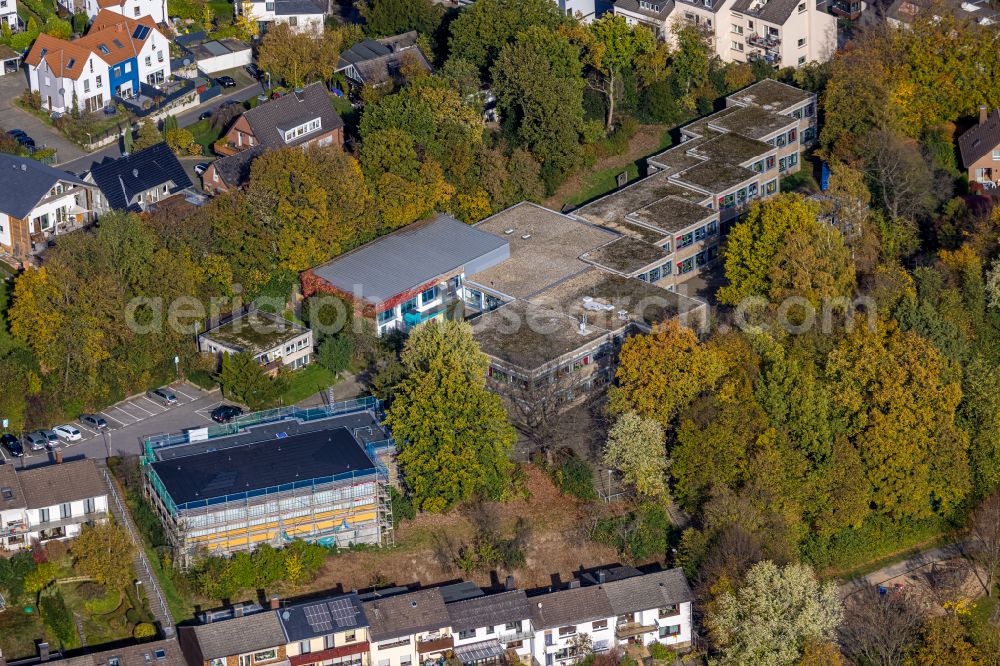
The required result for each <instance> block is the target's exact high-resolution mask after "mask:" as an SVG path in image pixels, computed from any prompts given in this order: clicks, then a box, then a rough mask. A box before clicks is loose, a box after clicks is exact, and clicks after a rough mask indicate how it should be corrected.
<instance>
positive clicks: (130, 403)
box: [126, 402, 156, 416]
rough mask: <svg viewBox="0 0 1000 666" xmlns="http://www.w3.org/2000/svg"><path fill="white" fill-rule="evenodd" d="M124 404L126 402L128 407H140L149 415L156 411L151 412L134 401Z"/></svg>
mask: <svg viewBox="0 0 1000 666" xmlns="http://www.w3.org/2000/svg"><path fill="white" fill-rule="evenodd" d="M126 404H128V406H129V407H135V408H136V409H141V410H142V411H144V412H146V413H147V414H149V415H150V416H152V415H153V414H155V413H156V412H151V411H149V410H148V409H146V408H145V407H143V406H142V405H137V404H135V403H134V402H129V403H126Z"/></svg>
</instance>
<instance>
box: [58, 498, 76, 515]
mask: <svg viewBox="0 0 1000 666" xmlns="http://www.w3.org/2000/svg"><path fill="white" fill-rule="evenodd" d="M72 515H73V506H72V505H71V504H70V503H69V502H64V503H62V504H60V505H59V518H61V519H66V518H69V517H70V516H72Z"/></svg>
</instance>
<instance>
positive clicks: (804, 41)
mask: <svg viewBox="0 0 1000 666" xmlns="http://www.w3.org/2000/svg"><path fill="white" fill-rule="evenodd" d="M805 45H806V38H805V37H799V48H800V49H801V48H802V47H803V46H805Z"/></svg>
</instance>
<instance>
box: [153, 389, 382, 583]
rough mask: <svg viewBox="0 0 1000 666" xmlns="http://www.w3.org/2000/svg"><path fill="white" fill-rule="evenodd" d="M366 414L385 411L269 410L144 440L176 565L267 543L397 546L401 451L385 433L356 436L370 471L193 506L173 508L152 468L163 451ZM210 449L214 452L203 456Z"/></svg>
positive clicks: (359, 407) (348, 405) (369, 403)
mask: <svg viewBox="0 0 1000 666" xmlns="http://www.w3.org/2000/svg"><path fill="white" fill-rule="evenodd" d="M362 411H365V412H369V413H370V414H371V415H372V418H373V420H374V421H375V422H376V423H378V422H379V419H378V417H379V416H380V415H381V404H380V403H379V401H377V400H375V399H374V398H365V399H361V400H355V401H348V402H342V403H335V404H331V405H328V406H324V407H318V408H310V409H308V410H302V409H296V408H284V409H281V410H268V411H267V412H258V413H255V414H248V415H246V416H244V417H241V418H240V419H237V420H236V421H235V422H234V423H230V424H226V425H225V426H221V427H214V426H213V427H212V428H207V429H201V431H200V432H197V431H196V432H194V434H192V431H188V432H186V433H180V434H175V435H156V436H152V437H149V438H147V439H146V440H145V442H144V443H143V451H144V453H143V456H142V467H143V473H144V476H145V479H146V491H147V494H148V495H149V497H150V500H151V501H152V503H153V505H154V507H155V508H156V510H157V512H158V514H159V516H160V519H161V522H162V523H163V525H164V527H165V528H166V529H165V531H166V532H167V535H168V538H169V540H170V542H171V545H172V547H173V550H174V557H175V562H177V563H178V565H179V566H181V567H182V568H188V567H190V566H191V564H192V563H193V562H194V561H195V560H196V559H197V557H198V556H199V554H201V553H208V554H217V555H231V554H233V553H236V552H239V551H251V550H253V549H254V548H257V547H258V546H260V545H263V544H268V545H271V546H273V547H276V548H277V547H281V546H283V545H285V544H287V543H289V542H291V541H295V540H304V541H309V542H313V543H318V544H320V545H323V546H326V547H329V548H348V547H351V546H353V545H356V544H371V545H378V546H392V545H394V544H395V538H394V534H393V516H392V503H391V498H390V491H389V488H390V485H391V484H392V483H393V477H394V476H395V474H394V467H395V465H394V456H395V451H396V447H395V443H394V442H393V441H392V439H389V438H384V437H377V435H384V433H383V432H382V431H381V430H380V429H375V430H374V431H373V429H372V428H363V429H355V430H354V431H353V432H352V433H351V434H352V436H353V437H354V441H355V442H357V443H358V444H359V445H360V446H361V448H362V449H363V450H364V451H365V453H366V455H367V457H368V459H369V460H370V461H371V467H369V468H366V469H357V470H351V471H349V472H345V473H341V474H335V475H331V476H323V477H315V478H309V479H301V480H296V481H294V482H291V483H284V484H281V485H275V486H268V487H263V488H249V489H247V490H246V491H243V492H239V493H230V494H224V495H223V494H220V495H218V496H215V497H206V498H204V499H198V500H195V501H188V502H183V503H175V502H174V500H173V498H172V497H171V495H170V492H169V491H168V490H167V488H166V486H165V485H164V483H163V481H162V479H161V478H160V476H159V474H157V471H156V469H154V467H153V463H155V462H158V461H159V460H161V459H162V458H161V457H160V456H161V454H162V453H164V449H168V448H169V449H174V451H172V453H173V452H176V447H186V446H189V445H191V444H204V443H205V442H206V441H207V440H212V439H217V438H220V437H226V436H229V435H234V434H237V433H241V432H245V431H246V428H249V427H253V426H258V425H266V424H269V423H275V422H277V421H281V420H284V419H296V420H298V421H300V422H303V423H307V422H315V421H318V420H321V419H329V418H331V417H335V416H339V415H348V414H352V413H358V412H362ZM337 427H339V426H337ZM206 430H207V431H208V433H207V435H206V433H205V432H204V431H206ZM362 431H363V432H362ZM269 441H274V442H276V443H278V442H281V439H278V438H275V439H273V440H271V439H269V438H265V439H262V440H261V442H260V443H264V442H269ZM211 450H214V449H211V448H208V449H204V450H203V451H199V452H198V453H200V452H208V451H211Z"/></svg>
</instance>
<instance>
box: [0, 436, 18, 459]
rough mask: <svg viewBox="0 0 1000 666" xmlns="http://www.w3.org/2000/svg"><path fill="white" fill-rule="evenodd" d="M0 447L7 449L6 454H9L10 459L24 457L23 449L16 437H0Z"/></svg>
mask: <svg viewBox="0 0 1000 666" xmlns="http://www.w3.org/2000/svg"><path fill="white" fill-rule="evenodd" d="M0 446H3V448H5V449H7V453H8V454H10V456H11V457H12V458H20V457H21V456H23V455H24V447H23V446H21V442H20V441H18V439H17V437H15V436H14V435H11V434H10V433H8V434H6V435H3V436H0Z"/></svg>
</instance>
